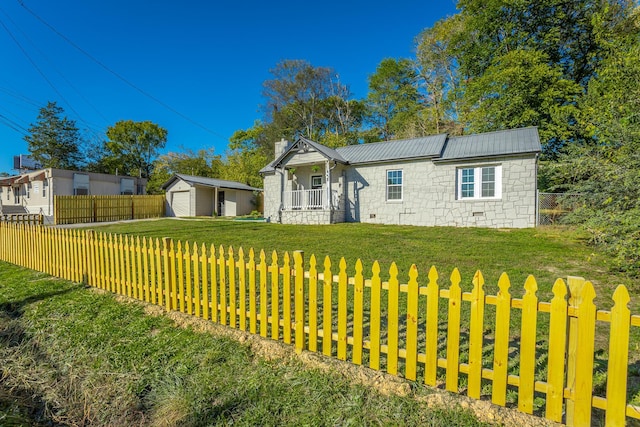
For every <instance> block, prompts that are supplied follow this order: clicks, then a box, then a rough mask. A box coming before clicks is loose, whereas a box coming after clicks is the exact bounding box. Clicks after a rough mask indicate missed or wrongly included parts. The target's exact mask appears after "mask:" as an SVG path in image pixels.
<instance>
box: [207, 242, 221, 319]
mask: <svg viewBox="0 0 640 427" xmlns="http://www.w3.org/2000/svg"><path fill="white" fill-rule="evenodd" d="M209 268H210V269H211V320H212V321H214V322H216V323H217V322H218V319H219V316H218V260H217V258H216V248H215V247H214V246H213V243H212V244H211V247H210V248H209Z"/></svg>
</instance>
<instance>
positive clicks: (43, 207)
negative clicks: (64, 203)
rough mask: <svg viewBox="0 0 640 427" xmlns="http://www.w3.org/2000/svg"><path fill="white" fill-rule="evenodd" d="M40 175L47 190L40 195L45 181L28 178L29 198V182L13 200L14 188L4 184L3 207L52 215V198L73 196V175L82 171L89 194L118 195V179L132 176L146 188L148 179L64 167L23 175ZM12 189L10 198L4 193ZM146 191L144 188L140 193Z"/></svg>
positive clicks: (32, 176) (23, 185)
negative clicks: (17, 207)
mask: <svg viewBox="0 0 640 427" xmlns="http://www.w3.org/2000/svg"><path fill="white" fill-rule="evenodd" d="M41 174H45V176H46V178H44V179H45V180H46V181H47V184H48V185H47V191H46V194H45V195H44V196H43V186H44V181H41V180H35V181H31V182H30V183H31V191H30V192H29V197H27V186H28V183H22V184H19V189H20V202H19V203H15V202H14V198H13V190H12V188H13V187H4V190H3V196H4V197H3V198H2V204H3V205H5V206H16V205H18V206H24V208H25V209H26V210H27V211H28V212H29V213H35V214H37V213H40V212H41V211H42V212H43V213H44V215H46V216H51V215H53V200H54V196H72V195H73V176H74V174H82V175H88V176H89V194H90V195H95V196H97V195H119V194H120V180H121V179H122V178H130V179H133V180H134V182H135V184H140V185H142V186H143V189H144V187H146V183H147V180H146V179H141V178H135V177H128V176H119V175H109V174H102V173H93V172H82V171H71V170H64V169H53V168H48V169H41V170H37V171H33V172H29V173H26V174H23V175H22V176H25V175H26V176H29V177H30V179H33V178H35V177H38V176H39V175H41ZM7 190H9V191H10V192H11V197H10V198H7V197H6V192H7ZM144 192H145V191H144V190H143V193H144Z"/></svg>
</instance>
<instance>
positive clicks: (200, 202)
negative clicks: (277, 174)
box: [162, 174, 262, 217]
mask: <svg viewBox="0 0 640 427" xmlns="http://www.w3.org/2000/svg"><path fill="white" fill-rule="evenodd" d="M162 188H163V189H164V190H165V191H166V198H167V209H166V212H167V216H177V217H183V216H212V215H217V216H241V215H248V214H250V213H251V212H252V211H254V210H257V207H256V193H258V192H261V191H262V189H260V188H254V187H251V186H249V185H246V184H243V183H241V182H236V181H226V180H224V179H216V178H206V177H202V176H193V175H184V174H175V175H174V176H172V177H171V179H169V180H168V181H167V182H165V183H164V185H163V186H162Z"/></svg>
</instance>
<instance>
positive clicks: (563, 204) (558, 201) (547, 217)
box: [538, 193, 582, 225]
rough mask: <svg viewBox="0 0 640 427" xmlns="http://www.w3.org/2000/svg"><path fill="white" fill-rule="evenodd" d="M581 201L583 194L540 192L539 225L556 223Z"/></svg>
mask: <svg viewBox="0 0 640 427" xmlns="http://www.w3.org/2000/svg"><path fill="white" fill-rule="evenodd" d="M581 203H582V199H581V194H575V193H538V225H552V224H556V223H557V222H558V221H559V220H560V219H561V218H562V217H563V216H565V215H566V214H568V213H569V212H571V211H572V210H574V209H575V208H576V207H577V206H579V205H580V204H581Z"/></svg>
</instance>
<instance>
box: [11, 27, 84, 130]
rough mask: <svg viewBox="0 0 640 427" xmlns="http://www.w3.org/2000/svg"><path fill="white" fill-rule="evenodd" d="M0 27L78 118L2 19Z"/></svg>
mask: <svg viewBox="0 0 640 427" xmlns="http://www.w3.org/2000/svg"><path fill="white" fill-rule="evenodd" d="M0 25H1V26H2V27H3V28H4V29H5V31H6V32H7V34H9V37H11V39H12V40H13V42H14V43H15V44H16V45H17V46H18V48H19V49H20V50H21V51H22V53H23V54H24V56H26V57H27V59H28V60H29V62H31V65H33V68H35V69H36V70H37V71H38V73H40V75H41V76H42V78H43V79H44V80H45V81H46V82H47V83H48V84H49V86H51V88H52V89H53V90H54V92H55V93H56V94H58V96H59V97H60V99H62V100H63V101H64V102H65V103H66V104H67V105H68V106H69V109H71V111H73V112H74V113H75V114H76V116H78V117H79V118H80V117H81V116H80V114H79V113H78V112H77V111H76V110H75V109H74V108H73V106H72V105H71V104H70V103H69V101H67V99H66V98H65V97H64V95H62V93H61V92H60V91H59V90H58V88H56V86H55V85H54V84H53V82H52V81H51V80H49V79H48V78H47V76H46V75H45V73H44V71H42V69H40V67H38V64H36V63H35V61H34V60H33V59H32V58H31V56H29V54H28V53H27V51H26V50H25V49H24V47H22V45H21V44H20V42H19V41H18V39H16V37H15V36H14V35H13V33H12V32H11V30H9V28H8V27H7V26H6V25H5V23H4V22H3V21H2V19H0Z"/></svg>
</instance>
